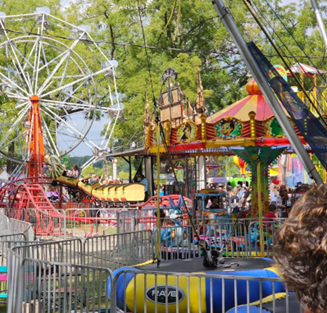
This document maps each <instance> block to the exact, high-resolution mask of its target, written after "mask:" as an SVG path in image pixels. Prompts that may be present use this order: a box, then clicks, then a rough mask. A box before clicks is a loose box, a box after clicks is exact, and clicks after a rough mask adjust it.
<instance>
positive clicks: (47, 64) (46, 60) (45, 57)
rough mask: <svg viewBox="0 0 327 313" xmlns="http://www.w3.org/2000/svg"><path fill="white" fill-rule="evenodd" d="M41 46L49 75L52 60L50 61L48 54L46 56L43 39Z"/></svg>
mask: <svg viewBox="0 0 327 313" xmlns="http://www.w3.org/2000/svg"><path fill="white" fill-rule="evenodd" d="M40 44H41V48H42V56H43V59H44V61H45V62H44V64H45V66H46V68H47V74H48V75H50V69H49V64H50V62H49V61H48V58H47V56H46V54H45V51H44V46H43V43H42V41H41V43H40Z"/></svg>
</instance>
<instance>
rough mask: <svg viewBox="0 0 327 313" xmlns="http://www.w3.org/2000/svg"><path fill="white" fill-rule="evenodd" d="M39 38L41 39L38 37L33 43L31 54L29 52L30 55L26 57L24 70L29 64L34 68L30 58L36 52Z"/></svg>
mask: <svg viewBox="0 0 327 313" xmlns="http://www.w3.org/2000/svg"><path fill="white" fill-rule="evenodd" d="M38 40H39V38H36V40H35V42H34V44H33V47H32V49H31V51H30V52H29V54H28V56H27V58H26V62H25V64H24V65H23V70H24V71H25V70H26V68H27V65H29V66H30V67H31V68H32V69H34V66H33V64H31V63H30V59H31V57H32V55H33V53H34V50H35V48H36V46H37V42H38Z"/></svg>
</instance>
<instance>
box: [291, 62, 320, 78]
mask: <svg viewBox="0 0 327 313" xmlns="http://www.w3.org/2000/svg"><path fill="white" fill-rule="evenodd" d="M291 70H292V72H293V73H294V74H296V75H300V74H303V75H304V76H313V75H316V74H325V73H326V71H323V70H319V69H317V68H315V67H313V66H310V65H307V64H303V63H300V62H298V63H295V64H294V65H292V66H291ZM287 76H292V74H291V72H290V71H287Z"/></svg>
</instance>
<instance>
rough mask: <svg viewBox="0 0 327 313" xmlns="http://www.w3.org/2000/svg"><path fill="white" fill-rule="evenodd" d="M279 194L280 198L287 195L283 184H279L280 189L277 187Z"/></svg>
mask: <svg viewBox="0 0 327 313" xmlns="http://www.w3.org/2000/svg"><path fill="white" fill-rule="evenodd" d="M279 195H280V196H281V197H282V198H285V197H287V196H288V195H287V188H286V186H285V185H282V186H280V189H279Z"/></svg>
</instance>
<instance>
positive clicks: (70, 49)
mask: <svg viewBox="0 0 327 313" xmlns="http://www.w3.org/2000/svg"><path fill="white" fill-rule="evenodd" d="M83 36H84V32H82V33H81V34H80V36H79V37H78V38H77V39H76V40H74V42H73V43H72V45H71V46H70V47H69V49H68V51H65V52H64V55H63V56H62V58H61V60H60V61H59V62H58V64H57V65H56V66H55V68H54V69H53V71H52V72H51V73H50V75H49V76H48V77H47V79H46V80H45V82H44V83H43V84H42V86H41V87H40V89H39V91H38V94H42V92H43V91H45V90H46V89H47V88H48V87H49V86H48V84H49V82H50V80H51V79H52V78H53V76H54V75H55V74H56V73H57V71H58V70H59V68H60V67H61V65H62V64H63V63H64V62H65V60H66V59H67V58H68V57H69V56H70V54H71V52H72V50H73V49H74V48H75V47H76V45H77V44H78V42H79V41H80V39H81V38H82V37H83Z"/></svg>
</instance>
